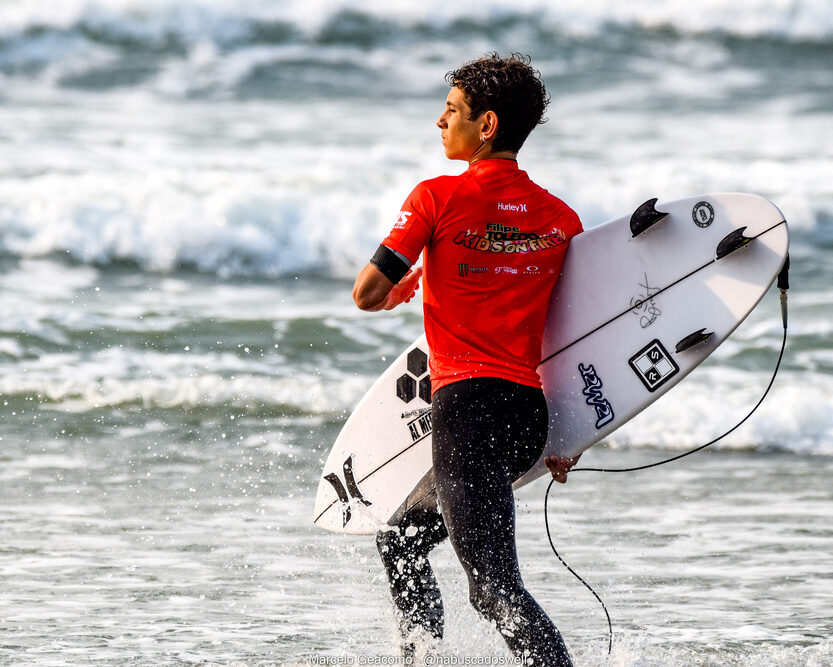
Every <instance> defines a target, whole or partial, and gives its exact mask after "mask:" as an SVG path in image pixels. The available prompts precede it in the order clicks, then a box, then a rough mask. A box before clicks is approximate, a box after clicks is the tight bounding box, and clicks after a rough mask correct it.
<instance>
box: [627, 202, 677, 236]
mask: <svg viewBox="0 0 833 667" xmlns="http://www.w3.org/2000/svg"><path fill="white" fill-rule="evenodd" d="M656 203H657V198H656V197H654V198H653V199H649V200H648V201H646V202H645V203H644V204H642V205H641V206H640V207H639V208H637V209H636V210H635V211H634V212H633V215H632V216H631V238H636V237H637V236H639V235H640V234H642V233H643V232H645V231H647V230H649V229H650V228H651V227H653V226H654V225H655V224H657V223H658V222H660V221H661V220H664V219H665V218H666V216H667V215H668V214H667V213H663V212H662V211H657V209H656V208H654V207H655V206H656Z"/></svg>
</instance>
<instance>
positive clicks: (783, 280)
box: [544, 255, 790, 655]
mask: <svg viewBox="0 0 833 667" xmlns="http://www.w3.org/2000/svg"><path fill="white" fill-rule="evenodd" d="M789 268H790V257H789V255H787V259H786V260H785V262H784V266H783V268H782V269H781V272H780V273H779V274H778V289H779V290H780V291H781V296H780V301H781V320H782V323H783V327H784V334H783V337H782V339H781V350H780V352H779V353H778V361H777V362H776V363H775V370H774V371H773V372H772V377H771V378H770V380H769V384H768V385H767V387H766V389H765V390H764V393H763V395H762V396H761V398H760V399H759V400H758V402H757V403H756V404H755V407H753V408H752V409H751V410H750V411H749V413H748V414H747V415H746V416H745V417H744V418H743V419H741V420H740V421H739V422H738V423H737V424H735V425H734V426H733V427H732V428H730V429H729V430H728V431H726V432H725V433H723V434H722V435H719V436H718V437H716V438H714V439H713V440H711V441H709V442H707V443H706V444H704V445H700V446H699V447H695V448H694V449H690V450H688V451H687V452H683V453H682V454H677V455H676V456H672V457H670V458H667V459H663V460H661V461H655V462H654V463H648V464H646V465H642V466H634V467H632V468H574V469H573V470H571V471H570V473H574V472H636V471H638V470H647V469H649V468H656V467H657V466H661V465H665V464H666V463H671V462H672V461H679V460H680V459H682V458H685V457H686V456H691V455H692V454H695V453H697V452H699V451H701V450H703V449H706V447H711V446H712V445H713V444H715V443H716V442H719V441H720V440H722V439H723V438H725V437H726V436H727V435H729V434H730V433H733V432H734V431H736V430H737V429H738V428H740V427H741V425H742V424H744V423H745V422H746V421H747V420H748V419H749V418H750V417H751V416H752V415H753V414H755V411H756V410H757V409H758V408H759V407H761V404H762V403H763V402H764V399H765V398H766V397H767V394H769V390H770V389H772V385H773V384H774V383H775V378H776V376H777V375H778V370H779V369H780V368H781V360H782V359H783V358H784V350H785V349H786V347H787V290H788V289H789ZM554 483H555V479H552V480H550V483H549V485H548V486H547V490H546V492H545V494H544V525H545V526H546V529H547V539H548V540H549V542H550V547H551V548H552V552H553V553H554V554H555V556H556V558H558V560H559V561H561V564H562V565H563V566H564V567H566V568H567V570H568V571H569V572H570V574H572V575H573V576H574V577H575V578H576V579H578V580H579V581H580V582H581V583H582V584H584V586H585V587H586V588H587V589H588V590H589V591H590V592H591V593H592V594H593V596H594V597H595V598H596V599H597V600H598V601H599V604H601V605H602V609H603V610H604V613H605V617H606V618H607V628H608V642H607V654H608V655H610V654H611V652H612V651H613V623H612V622H611V620H610V614H609V613H608V611H607V606H606V605H605V603H604V602H603V601H602V598H601V597H599V595H598V593H596V591H594V590H593V588H592V587H591V586H590V584H588V583H587V582H586V581H585V580H584V579H583V578H582V577H581V576H580V575H579V574H578V573H577V572H576V571H575V570H574V569H573V568H572V567H570V566H569V565H568V564H567V561H565V560H564V559H563V558H562V557H561V554H559V553H558V550H557V549H556V548H555V543H554V542H553V539H552V534H551V533H550V522H549V518H548V516H547V504H548V500H549V496H550V490H551V489H552V485H553V484H554Z"/></svg>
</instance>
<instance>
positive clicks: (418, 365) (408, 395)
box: [396, 347, 431, 403]
mask: <svg viewBox="0 0 833 667" xmlns="http://www.w3.org/2000/svg"><path fill="white" fill-rule="evenodd" d="M407 359H408V364H407V369H408V370H407V372H406V373H405V374H403V375H400V376H399V377H398V378H397V379H396V395H397V396H398V397H399V398H400V399H401V400H402V401H403V402H405V403H410V402H411V401H412V400H414V399H415V398H416V397H417V396H419V397H420V398H421V399H422V400H423V401H425V402H426V403H430V402H431V377H430V376H429V375H428V355H427V354H425V352H423V351H422V350H421V349H419V348H418V347H415V348H414V349H413V350H411V351H410V352H408V357H407Z"/></svg>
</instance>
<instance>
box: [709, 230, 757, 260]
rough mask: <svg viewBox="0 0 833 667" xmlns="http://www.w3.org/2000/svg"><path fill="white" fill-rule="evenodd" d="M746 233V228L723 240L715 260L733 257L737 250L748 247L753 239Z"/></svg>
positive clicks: (728, 235)
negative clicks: (728, 256)
mask: <svg viewBox="0 0 833 667" xmlns="http://www.w3.org/2000/svg"><path fill="white" fill-rule="evenodd" d="M745 231H746V227H740V228H738V229H736V230H735V231H733V232H730V233H729V234H727V235H726V236H724V237H723V240H722V241H721V242H720V243H718V244H717V250H716V251H715V259H723V258H724V257H726V255H731V254H732V253H733V252H735V250H739V249H740V248H743V247H744V246H746V245H748V244H749V242H750V241H751V240H752V239H751V238H749V237H748V236H746V235H745V234H744V232H745Z"/></svg>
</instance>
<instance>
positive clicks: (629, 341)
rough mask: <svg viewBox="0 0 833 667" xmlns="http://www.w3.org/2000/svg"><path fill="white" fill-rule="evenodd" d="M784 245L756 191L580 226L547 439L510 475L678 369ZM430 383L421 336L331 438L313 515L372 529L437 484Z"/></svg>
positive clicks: (555, 311) (554, 357)
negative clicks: (584, 228)
mask: <svg viewBox="0 0 833 667" xmlns="http://www.w3.org/2000/svg"><path fill="white" fill-rule="evenodd" d="M662 213H667V215H666V216H664V217H662V216H661V214H662ZM787 248H788V232H787V225H786V222H785V221H784V217H783V215H782V214H781V211H779V210H778V208H777V207H776V206H775V205H774V204H772V203H771V202H769V201H767V200H766V199H763V198H761V197H758V196H755V195H749V194H713V195H701V196H697V197H690V198H687V199H681V200H677V201H673V202H659V203H656V204H654V201H653V200H652V201H651V202H646V204H645V205H643V206H641V207H639V209H637V211H635V212H634V213H633V214H632V215H627V216H625V217H622V218H618V219H616V220H613V221H611V222H608V223H605V224H603V225H600V226H598V227H595V228H593V229H590V230H588V231H586V232H584V233H583V234H580V235H579V236H577V237H575V238H574V239H573V240H572V241H571V242H570V247H569V250H568V252H567V256H566V259H565V261H564V267H563V270H562V275H561V278H560V279H559V281H558V283H557V284H556V288H555V290H554V291H553V296H552V299H551V302H550V310H549V314H548V319H547V328H546V330H545V333H544V340H543V349H542V352H543V357H542V362H541V365H540V367H539V368H538V372H539V374H540V376H541V379H542V382H543V385H544V392H545V395H546V397H547V403H548V407H549V413H550V424H551V426H550V432H549V439H548V442H547V446H546V448H545V450H544V454H543V455H542V456H541V460H539V461H538V463H537V464H536V465H535V466H533V468H532V469H531V470H530V471H529V472H528V473H527V474H526V475H524V476H523V477H522V478H521V479H520V480H518V481H517V482H516V484H515V486H516V487H518V486H522V485H524V484H527V483H529V482H530V481H532V480H533V479H535V478H537V477H539V476H541V475H544V474H545V473H546V472H547V470H546V467H545V466H544V464H543V459H544V457H545V456H550V455H559V456H575V455H576V454H578V453H580V452H583V451H584V450H585V449H587V448H588V447H590V446H592V445H593V444H595V443H596V442H599V441H600V440H601V439H603V438H604V437H605V436H607V435H609V434H610V433H612V432H613V431H614V430H616V429H617V428H618V427H620V426H621V425H622V424H624V423H625V422H627V421H628V420H629V419H631V418H632V417H633V416H634V415H636V414H637V413H639V412H640V411H642V410H644V409H645V408H646V407H647V406H648V405H650V404H651V403H653V402H654V401H655V400H656V399H657V398H659V397H660V396H662V395H663V394H665V393H666V392H667V391H668V390H669V389H671V388H672V387H673V386H675V385H676V384H677V383H678V382H679V381H680V380H682V379H683V378H684V377H685V376H686V375H687V374H688V373H689V372H691V370H693V369H694V368H695V367H696V366H697V365H698V364H699V363H700V362H702V361H703V360H704V359H705V358H706V357H707V356H708V355H709V354H710V353H711V352H713V351H714V350H715V349H716V347H717V346H718V345H719V344H720V343H721V342H723V341H724V340H725V339H726V338H727V337H728V336H729V334H731V333H732V331H734V330H735V328H736V327H737V326H738V325H739V324H740V323H741V322H742V321H743V320H744V318H746V316H747V315H748V314H749V313H750V312H751V310H752V309H753V308H754V307H755V305H756V304H757V303H758V302H759V301H760V299H761V298H762V297H763V295H764V294H765V293H766V291H767V290H768V288H769V286H770V285H771V284H772V282H773V280H774V279H775V276H776V275H777V274H778V272H779V270H780V268H781V266H782V265H783V262H784V259H785V257H786V253H787ZM718 257H719V258H718ZM430 389H431V386H430V380H429V377H428V347H427V344H426V340H425V337H424V336H421V337H420V338H419V339H417V340H416V341H415V342H414V344H413V345H411V346H410V347H409V348H408V349H407V350H406V351H405V352H403V353H402V355H401V356H400V357H399V358H398V359H396V361H394V362H393V364H391V366H390V367H389V368H388V369H387V370H386V371H385V373H383V374H382V376H381V377H380V378H379V379H378V380H377V382H376V383H375V384H374V385H373V386H372V387H371V389H370V390H369V391H368V392H367V394H366V395H365V396H364V397H363V398H362V399H361V401H360V402H359V404H358V405H357V406H356V409H355V410H354V412H353V413H352V415H351V416H350V418H349V419H348V420H347V422H346V423H345V425H344V428H343V429H342V431H341V433H340V434H339V436H338V438H337V439H336V442H335V444H334V445H333V448H332V451H331V452H330V455H329V457H328V458H327V461H326V463H325V465H324V471H323V474H322V477H321V481H320V483H319V487H318V494H317V497H316V502H315V510H314V521H315V523H316V525H318V526H320V527H322V528H325V529H327V530H332V531H335V532H339V533H351V534H370V533H374V532H376V531H377V530H378V529H379V528H380V527H381V526H382V525H384V524H386V523H395V521H396V519H397V517H398V516H399V515H400V514H401V512H402V511H404V510H405V509H406V508H407V507H409V506H410V505H412V504H414V503H416V502H419V500H420V499H421V498H423V497H424V496H425V495H426V494H428V493H429V492H430V491H431V490H432V487H433V480H432V475H431V466H432V464H431V409H430Z"/></svg>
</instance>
